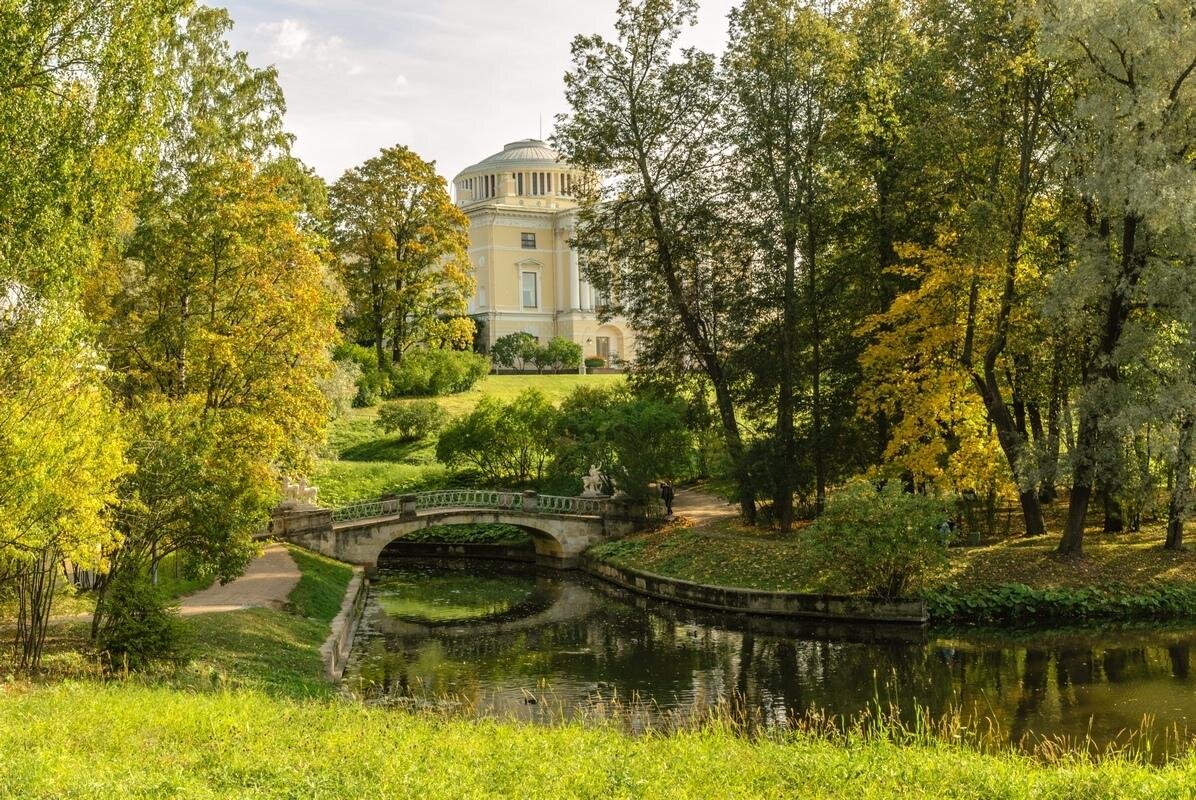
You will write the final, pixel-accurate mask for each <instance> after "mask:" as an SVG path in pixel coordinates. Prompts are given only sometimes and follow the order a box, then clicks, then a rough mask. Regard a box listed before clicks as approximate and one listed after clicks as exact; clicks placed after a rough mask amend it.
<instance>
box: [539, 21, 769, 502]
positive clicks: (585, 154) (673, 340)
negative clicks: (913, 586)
mask: <svg viewBox="0 0 1196 800" xmlns="http://www.w3.org/2000/svg"><path fill="white" fill-rule="evenodd" d="M696 8H697V4H696V2H694V0H677V1H676V2H674V1H673V0H645V2H642V3H635V2H632V0H620V3H619V7H618V17H617V21H616V24H615V30H616V39H615V41H607V40H606V39H604V38H603V37H602V36H579V37H577V38H576V39H574V41H573V49H572V52H573V66H572V69H571V70H570V71H569V72H568V73H567V74H566V75H565V94H566V98H567V100H568V102H569V106H570V109H571V110H570V113H569V114H568V115H563V116H561V117H560V118H559V119H558V121H557V131H556V135H555V136H554V142H555V143H556V145H557V146H558V147H559V149H560V150H561V151H562V154H563V156H564V157H565V159H566V160H568V161H569V162H570V163H572V164H574V165H576V166H578V167H579V168H581V169H584V170H586V171H587V172H589V173H590V174H591V175H592V176H593V177H594V180H592V181H591V182H590V184H589V186H588V188H587V189H586V190H585V191H584V192H583V197H582V202H581V210H580V212H579V219H578V229H577V234H576V237H575V241H574V246H575V247H576V248H577V249H578V250H579V252H580V255H581V257H582V258H583V259H584V261H585V271H586V275H587V277H588V278H589V279H590V281H591V283H592V284H593V285H594V286H595V287H596V288H598V289H599V290H600V291H601V292H603V293H604V294H605V295H606V296H608V297H611V298H612V303H611V306H610V307H609V309H608V313H609V314H612V315H613V314H623V315H624V316H626V317H627V318H628V320H629V321H630V323H631V325H632V326H633V327H634V328H635V329H636V332H637V337H638V338H637V343H638V344H637V346H638V347H639V348H640V358H638V359H637V361H639V362H641V363H643V364H645V365H652V366H651V367H646V368H649V369H654V370H656V371H657V372H658V374H659V375H660V377H662V378H663V377H664V376H666V375H667V376H671V377H672V378H674V379H678V380H680V379H683V376H684V375H685V373H687V372H689V371H691V370H692V369H695V368H696V369H698V370H701V371H702V373H703V374H704V376H705V377H706V379H707V380H709V382H710V385H711V388H712V391H713V393H714V396H715V400H716V406H717V408H718V415H719V419H720V421H721V423H722V428H723V435H724V437H725V439H726V442H727V450H728V453H729V454H730V458H731V461H732V462H733V464H734V469H735V473H736V477H737V480H738V483H739V490H740V491H739V504H740V509H741V511H742V513H743V514H744V516H745V517H747V518H748V519H755V513H756V508H755V493H754V491H753V489H752V486H751V482H750V480H749V476H748V474H747V471H746V469H747V464H746V460H745V457H744V456H745V448H744V441H743V434H742V432H741V430H740V422H739V418H738V416H737V411H738V410H737V406H736V397H735V392H734V385H735V381H736V374H735V370H736V361H735V355H734V351H735V349H736V347H737V346H738V345H739V343H741V342H743V341H744V340H745V339H746V338H747V336H746V334H745V330H744V329H745V328H748V327H750V326H751V324H752V321H753V320H754V318H755V310H754V309H752V310H748V309H749V308H750V303H749V302H748V300H749V298H750V297H751V296H752V293H753V287H754V285H755V279H754V276H752V275H751V274H750V273H751V264H752V260H751V258H750V257H748V256H745V255H744V254H743V253H742V252H739V251H738V249H737V247H736V243H735V242H733V241H729V240H728V237H726V236H724V235H723V231H724V230H726V229H727V228H728V227H729V226H728V225H726V224H725V222H726V220H725V218H724V217H723V216H722V215H723V214H724V213H725V212H726V211H727V207H726V205H725V203H721V202H720V200H722V199H724V197H723V195H724V192H723V185H722V183H721V177H722V176H723V175H724V172H723V169H722V164H721V163H720V159H721V157H722V155H723V154H724V148H723V142H722V132H721V111H722V108H723V104H724V100H725V95H724V93H723V92H722V91H721V90H720V89H719V88H718V81H717V80H716V68H715V62H714V59H713V58H712V57H711V56H710V55H709V54H708V53H703V52H699V51H697V50H693V49H681V50H680V51H679V52H676V51H677V48H676V45H677V40H678V37H679V36H680V33H681V30H682V28H683V27H685V26H687V25H689V24H692V23H693V21H694V19H695V13H696Z"/></svg>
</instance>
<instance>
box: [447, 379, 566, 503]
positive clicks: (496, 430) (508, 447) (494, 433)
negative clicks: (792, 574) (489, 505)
mask: <svg viewBox="0 0 1196 800" xmlns="http://www.w3.org/2000/svg"><path fill="white" fill-rule="evenodd" d="M556 421H557V410H556V409H555V408H554V407H553V406H552V404H551V403H550V402H549V401H548V399H547V398H546V397H545V396H544V394H543V393H542V392H540V391H539V390H537V389H527V390H525V391H524V392H522V393H521V394H520V395H519V396H518V397H516V398H515V399H514V400H513V401H511V402H509V403H504V402H501V401H499V400H495V399H493V398H489V397H484V398H482V400H481V402H479V403H478V405H477V407H476V408H474V410H473V411H472V412H470V413H469V414H466V415H465V416H462V417H458V418H457V419H455V420H453V421H452V422H451V423H449V425H448V426H447V427H446V428H445V429H444V430H443V431H442V432H441V434H440V441H439V442H438V443H437V445H436V457H437V458H438V459H439V460H440V461H442V462H444V463H445V464H447V465H448V466H449V467H452V468H461V467H464V468H468V469H473V470H475V471H477V473H478V474H479V475H480V476H481V477H482V479H483V480H485V481H488V482H493V483H507V484H508V485H510V484H513V485H517V486H524V485H535V484H537V483H539V482H540V481H541V480H542V479H543V478H544V476H545V474H546V472H547V469H548V467H549V465H550V464H551V461H552V455H553V445H554V442H553V441H552V437H551V436H550V435H549V432H550V431H552V430H553V429H554V428H555V426H556Z"/></svg>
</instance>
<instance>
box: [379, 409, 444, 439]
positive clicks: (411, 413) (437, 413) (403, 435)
mask: <svg viewBox="0 0 1196 800" xmlns="http://www.w3.org/2000/svg"><path fill="white" fill-rule="evenodd" d="M447 421H448V413H447V412H445V410H444V409H443V408H441V407H440V406H439V405H438V404H437V403H436V401H435V400H406V401H403V400H400V401H396V402H392V403H385V404H383V406H382V407H381V408H380V409H378V422H377V424H378V427H379V428H381V429H382V430H383V431H385V432H386V433H391V434H397V435H398V436H399V438H400V439H403V440H404V441H408V442H414V441H418V440H419V439H423V438H424V437H425V436H428V435H429V434H433V433H436V431H438V430H440V429H441V428H443V427H444V423H445V422H447Z"/></svg>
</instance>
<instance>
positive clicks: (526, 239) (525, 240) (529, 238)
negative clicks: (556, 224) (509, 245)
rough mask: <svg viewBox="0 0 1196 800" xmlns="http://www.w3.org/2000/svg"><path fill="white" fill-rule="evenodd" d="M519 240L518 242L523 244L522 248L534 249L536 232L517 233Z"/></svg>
mask: <svg viewBox="0 0 1196 800" xmlns="http://www.w3.org/2000/svg"><path fill="white" fill-rule="evenodd" d="M519 242H520V244H522V245H523V249H524V250H535V249H536V234H534V233H521V234H519Z"/></svg>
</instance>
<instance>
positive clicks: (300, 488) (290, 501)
mask: <svg viewBox="0 0 1196 800" xmlns="http://www.w3.org/2000/svg"><path fill="white" fill-rule="evenodd" d="M319 493H320V487H318V486H308V485H307V478H300V479H299V482H298V483H295V482H293V481H291V480H290V479H289V478H283V479H282V502H283V503H284V504H286V505H290V506H314V505H315V504H316V497H317V496H318V495H319Z"/></svg>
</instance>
